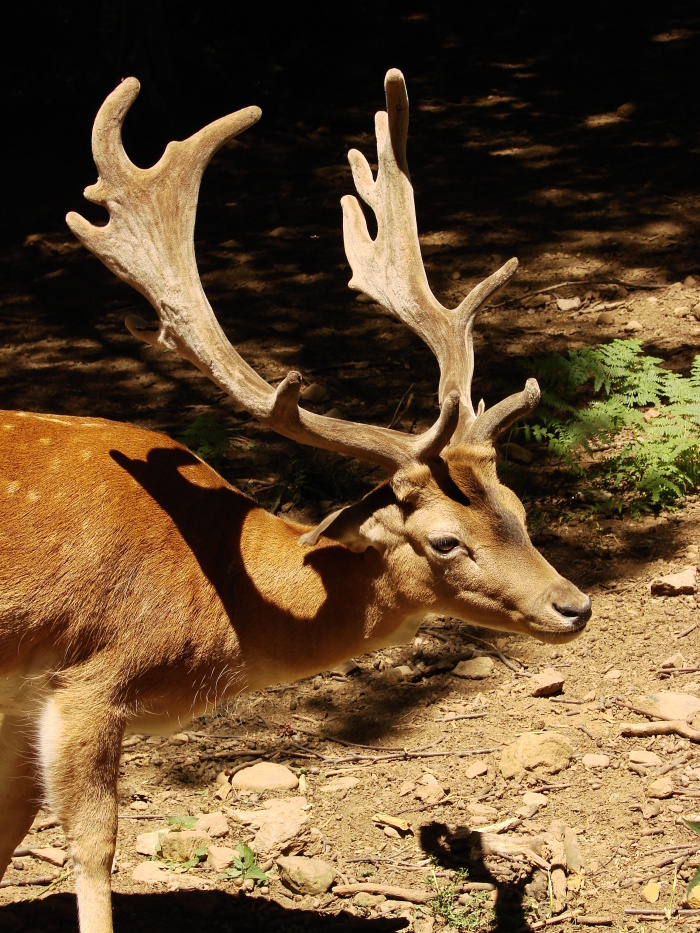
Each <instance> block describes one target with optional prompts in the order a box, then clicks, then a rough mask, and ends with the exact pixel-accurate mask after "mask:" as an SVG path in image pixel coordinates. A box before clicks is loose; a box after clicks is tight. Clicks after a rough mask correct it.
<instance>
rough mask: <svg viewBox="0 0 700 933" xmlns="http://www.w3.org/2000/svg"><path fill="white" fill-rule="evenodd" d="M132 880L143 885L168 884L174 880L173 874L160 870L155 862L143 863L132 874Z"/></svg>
mask: <svg viewBox="0 0 700 933" xmlns="http://www.w3.org/2000/svg"><path fill="white" fill-rule="evenodd" d="M131 877H132V880H134V881H137V882H140V883H141V884H167V883H168V882H169V881H170V880H171V879H172V877H173V876H172V873H171V872H169V871H166V870H165V869H164V868H159V866H158V865H156V863H155V862H141V864H140V865H137V866H136V868H135V869H134V870H133V871H132V873H131Z"/></svg>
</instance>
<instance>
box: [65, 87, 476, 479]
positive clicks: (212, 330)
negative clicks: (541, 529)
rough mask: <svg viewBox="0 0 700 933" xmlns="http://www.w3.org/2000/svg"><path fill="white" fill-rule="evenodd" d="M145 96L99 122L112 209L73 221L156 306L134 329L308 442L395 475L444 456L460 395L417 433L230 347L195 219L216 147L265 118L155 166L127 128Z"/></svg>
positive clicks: (125, 92) (91, 191)
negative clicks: (258, 368) (311, 394)
mask: <svg viewBox="0 0 700 933" xmlns="http://www.w3.org/2000/svg"><path fill="white" fill-rule="evenodd" d="M138 92H139V82H138V81H137V80H136V79H135V78H127V79H126V80H125V81H123V82H122V84H121V85H119V87H117V88H116V89H115V90H114V91H113V92H112V93H111V94H110V95H109V97H108V98H107V99H106V101H105V102H104V104H103V105H102V107H101V108H100V110H99V113H98V114H97V117H96V119H95V125H94V128H93V133H92V150H93V155H94V158H95V164H96V165H97V169H98V172H99V178H98V180H97V183H96V184H94V185H91V186H90V187H89V188H87V189H86V190H85V197H86V198H87V199H88V200H89V201H93V202H95V203H97V204H102V205H103V206H104V207H106V208H107V210H108V211H109V222H108V223H107V224H106V225H105V226H103V227H98V226H94V225H93V224H90V223H88V221H86V220H85V219H84V218H83V217H81V216H80V215H79V214H76V213H73V212H71V213H70V214H68V216H67V217H66V221H67V223H68V226H69V227H70V229H71V230H72V231H73V233H74V234H75V235H76V236H77V237H78V239H79V240H81V242H82V243H83V244H84V245H85V246H87V248H88V249H89V250H91V251H92V252H93V253H95V255H97V256H98V257H99V258H100V259H101V260H102V261H103V262H104V263H105V265H106V266H107V267H108V268H109V269H111V270H112V271H113V272H114V273H115V274H116V275H118V276H119V277H120V278H122V279H124V281H125V282H128V283H129V284H130V285H132V286H133V287H134V288H135V289H137V291H139V292H141V294H143V295H144V296H145V297H146V298H147V299H148V301H149V302H150V303H151V304H152V305H153V307H154V308H155V310H156V312H157V314H158V318H159V324H158V325H151V324H149V323H147V322H145V321H143V320H142V319H141V318H138V317H134V316H129V317H128V318H127V321H126V325H127V327H128V328H129V330H130V331H131V333H132V334H134V336H136V337H139V338H140V339H141V340H144V341H145V342H146V343H149V344H151V345H157V346H162V347H168V348H169V349H172V350H175V351H176V352H177V353H179V354H180V355H181V356H183V357H185V358H186V359H188V360H190V362H192V363H194V365H195V366H197V367H198V368H199V369H200V370H201V371H202V372H203V373H204V374H205V375H206V376H207V377H208V378H209V379H211V380H212V381H213V382H214V383H216V385H218V386H219V387H220V388H221V389H223V390H224V391H225V392H227V393H228V394H229V395H231V396H232V397H233V398H234V399H235V400H236V401H237V402H239V403H240V404H241V405H242V406H243V407H244V408H246V409H247V410H248V411H249V412H250V413H251V414H253V415H254V416H255V417H256V418H258V419H259V420H260V421H261V422H263V423H264V424H266V425H268V426H269V427H271V428H273V430H275V431H277V432H278V433H280V434H284V435H285V436H287V437H291V438H293V439H294V440H297V441H300V442H301V443H304V444H310V445H312V446H314V447H322V448H325V449H328V450H334V451H338V452H340V453H344V454H347V455H349V456H352V457H357V458H359V459H361V460H368V461H369V462H371V463H377V464H380V465H381V466H383V467H386V468H387V469H388V470H389V471H391V472H393V471H395V470H396V469H398V468H399V467H400V466H405V465H407V464H408V463H410V462H414V461H416V460H429V459H432V458H434V457H437V456H438V455H439V453H440V450H442V449H443V447H444V446H445V445H446V444H447V443H448V442H449V439H450V436H451V434H452V432H453V431H454V430H455V428H456V425H457V420H458V417H459V399H458V397H457V395H456V393H455V394H454V395H446V396H445V398H444V400H443V404H442V411H441V413H440V417H439V418H438V420H437V421H436V422H435V424H434V425H433V426H432V428H430V429H429V430H428V431H426V432H424V433H423V434H421V435H415V436H409V435H406V434H402V433H401V432H398V431H392V430H389V429H387V428H382V427H377V426H374V425H365V424H355V423H352V422H347V421H342V420H340V419H335V418H328V417H324V416H321V415H316V414H313V413H312V412H307V411H304V410H303V409H300V408H299V404H298V400H299V391H300V388H301V376H300V375H299V373H297V372H290V373H289V374H288V375H287V376H286V378H285V379H284V380H283V381H282V382H281V383H280V385H279V386H277V388H276V389H275V388H273V387H272V386H271V385H269V383H267V382H266V381H265V380H264V379H263V378H262V377H261V376H259V375H258V373H256V372H255V370H253V369H252V368H251V367H250V366H248V364H247V363H246V362H245V361H244V360H243V358H242V357H241V356H240V355H239V354H238V353H237V352H236V350H235V349H234V348H233V346H232V345H231V344H230V343H229V341H228V339H227V338H226V335H225V334H224V332H223V331H222V329H221V327H220V326H219V323H218V321H217V320H216V317H215V316H214V312H213V311H212V309H211V306H210V305H209V302H208V301H207V298H206V295H205V294H204V290H203V288H202V284H201V281H200V278H199V273H198V271H197V264H196V260H195V255H194V242H193V235H194V222H195V214H196V209H197V197H198V194H199V185H200V182H201V178H202V174H203V172H204V169H205V168H206V166H207V164H208V163H209V161H210V159H211V158H212V156H213V155H214V153H215V152H216V151H217V150H218V149H219V148H220V147H221V146H222V145H223V144H224V143H225V142H226V141H227V140H229V139H232V138H233V137H234V136H237V135H238V134H239V133H242V132H243V131H244V130H246V129H247V128H248V127H249V126H251V125H252V124H253V123H256V122H257V120H258V119H259V118H260V110H259V108H258V107H247V108H245V109H244V110H239V111H238V112H236V113H232V114H229V115H228V116H226V117H222V118H221V119H220V120H217V121H215V122H214V123H211V124H209V125H208V126H206V127H204V129H202V130H200V131H199V132H198V133H195V134H194V135H193V136H190V137H189V139H186V140H184V141H182V142H171V143H170V144H169V145H168V146H167V148H166V150H165V152H164V154H163V156H162V158H161V159H160V161H159V162H158V163H157V164H156V165H154V166H152V167H151V168H148V169H140V168H138V167H137V166H135V165H134V164H133V163H132V162H131V161H130V159H129V158H128V156H127V155H126V153H125V151H124V147H123V144H122V135H121V128H122V124H123V122H124V118H125V117H126V114H127V112H128V110H129V108H130V107H131V105H132V104H133V102H134V100H135V99H136V97H137V95H138Z"/></svg>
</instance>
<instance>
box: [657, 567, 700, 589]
mask: <svg viewBox="0 0 700 933" xmlns="http://www.w3.org/2000/svg"><path fill="white" fill-rule="evenodd" d="M697 572H698V568H697V567H692V566H691V567H686V568H685V570H682V571H681V572H680V573H670V574H668V576H665V577H658V578H657V579H656V580H652V581H651V583H650V584H649V590H650V592H651V595H652V596H682V595H690V596H692V594H693V593H694V592H695V578H696V575H697Z"/></svg>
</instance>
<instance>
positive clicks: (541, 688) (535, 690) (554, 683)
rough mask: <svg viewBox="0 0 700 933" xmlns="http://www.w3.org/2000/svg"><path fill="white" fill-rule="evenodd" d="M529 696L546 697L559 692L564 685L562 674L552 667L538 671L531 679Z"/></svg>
mask: <svg viewBox="0 0 700 933" xmlns="http://www.w3.org/2000/svg"><path fill="white" fill-rule="evenodd" d="M531 684H532V686H531V687H530V696H531V697H548V696H552V695H553V694H555V693H561V691H562V687H563V686H564V675H563V674H560V673H559V671H555V670H554V668H553V667H547V668H545V669H544V670H543V671H540V673H539V674H537V675H536V676H535V677H533V678H532V681H531Z"/></svg>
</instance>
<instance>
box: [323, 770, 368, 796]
mask: <svg viewBox="0 0 700 933" xmlns="http://www.w3.org/2000/svg"><path fill="white" fill-rule="evenodd" d="M359 783H360V779H359V778H356V777H352V776H351V775H347V777H339V778H336V779H335V780H334V781H325V782H324V783H323V784H320V785H319V790H320V791H321V792H322V793H324V794H342V795H343V796H345V794H347V792H348V791H349V790H352V788H353V787H357V785H358V784H359Z"/></svg>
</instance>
